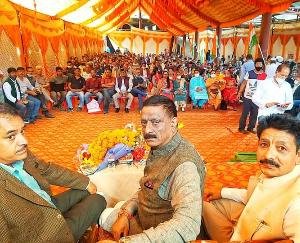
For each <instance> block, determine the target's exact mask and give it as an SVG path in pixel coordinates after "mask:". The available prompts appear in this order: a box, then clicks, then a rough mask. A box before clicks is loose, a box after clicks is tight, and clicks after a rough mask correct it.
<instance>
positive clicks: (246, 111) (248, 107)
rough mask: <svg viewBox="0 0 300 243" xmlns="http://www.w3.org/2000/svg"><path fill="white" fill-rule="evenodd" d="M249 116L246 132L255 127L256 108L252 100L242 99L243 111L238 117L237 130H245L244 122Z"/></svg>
mask: <svg viewBox="0 0 300 243" xmlns="http://www.w3.org/2000/svg"><path fill="white" fill-rule="evenodd" d="M248 115H249V123H248V128H247V130H253V129H254V128H255V125H256V120H257V115H258V106H257V105H255V104H254V103H253V102H252V100H250V99H247V98H245V97H244V98H243V111H242V114H241V117H240V123H239V130H245V127H246V120H247V117H248Z"/></svg>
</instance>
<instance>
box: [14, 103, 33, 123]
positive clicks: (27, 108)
mask: <svg viewBox="0 0 300 243" xmlns="http://www.w3.org/2000/svg"><path fill="white" fill-rule="evenodd" d="M33 106H34V103H33V102H32V101H28V103H27V104H26V105H24V104H18V103H16V110H17V111H18V113H19V115H20V116H21V117H22V118H23V119H24V120H28V121H29V120H30V116H31V112H32V110H33Z"/></svg>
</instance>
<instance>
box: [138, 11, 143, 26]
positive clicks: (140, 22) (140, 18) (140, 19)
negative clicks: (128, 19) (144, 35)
mask: <svg viewBox="0 0 300 243" xmlns="http://www.w3.org/2000/svg"><path fill="white" fill-rule="evenodd" d="M142 28H143V26H142V11H141V8H140V7H139V29H142Z"/></svg>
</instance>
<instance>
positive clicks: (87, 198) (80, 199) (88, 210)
mask: <svg viewBox="0 0 300 243" xmlns="http://www.w3.org/2000/svg"><path fill="white" fill-rule="evenodd" d="M52 201H53V203H54V205H55V206H56V207H57V208H58V209H59V210H60V211H61V212H62V215H63V216H64V218H65V220H66V222H67V224H68V226H69V228H70V229H71V231H72V233H73V237H74V239H75V242H77V241H78V240H79V238H80V237H81V236H82V235H83V234H84V232H85V231H86V230H87V229H88V228H89V227H90V226H91V225H93V224H97V223H98V220H99V217H100V215H101V213H102V212H103V210H104V209H105V208H106V201H105V198H104V197H102V196H101V195H98V194H92V195H91V194H89V192H88V191H82V190H72V189H71V190H68V191H66V192H63V193H61V194H58V195H56V196H54V197H52Z"/></svg>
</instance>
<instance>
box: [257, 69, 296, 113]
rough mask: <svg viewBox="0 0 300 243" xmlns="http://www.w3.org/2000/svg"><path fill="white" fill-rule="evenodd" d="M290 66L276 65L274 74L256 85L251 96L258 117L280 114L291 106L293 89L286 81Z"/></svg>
mask: <svg viewBox="0 0 300 243" xmlns="http://www.w3.org/2000/svg"><path fill="white" fill-rule="evenodd" d="M289 73H290V68H289V66H288V65H286V64H281V65H279V66H278V67H277V70H276V73H275V76H274V77H273V78H270V79H266V80H265V82H262V83H260V84H259V85H258V87H257V90H256V92H255V93H254V95H253V97H252V101H253V103H254V104H256V105H257V106H258V108H259V109H258V117H261V116H268V115H271V114H282V113H284V112H285V111H286V110H290V109H292V107H293V90H292V87H291V85H290V84H289V83H288V82H286V81H285V80H286V78H287V77H288V75H289Z"/></svg>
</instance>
